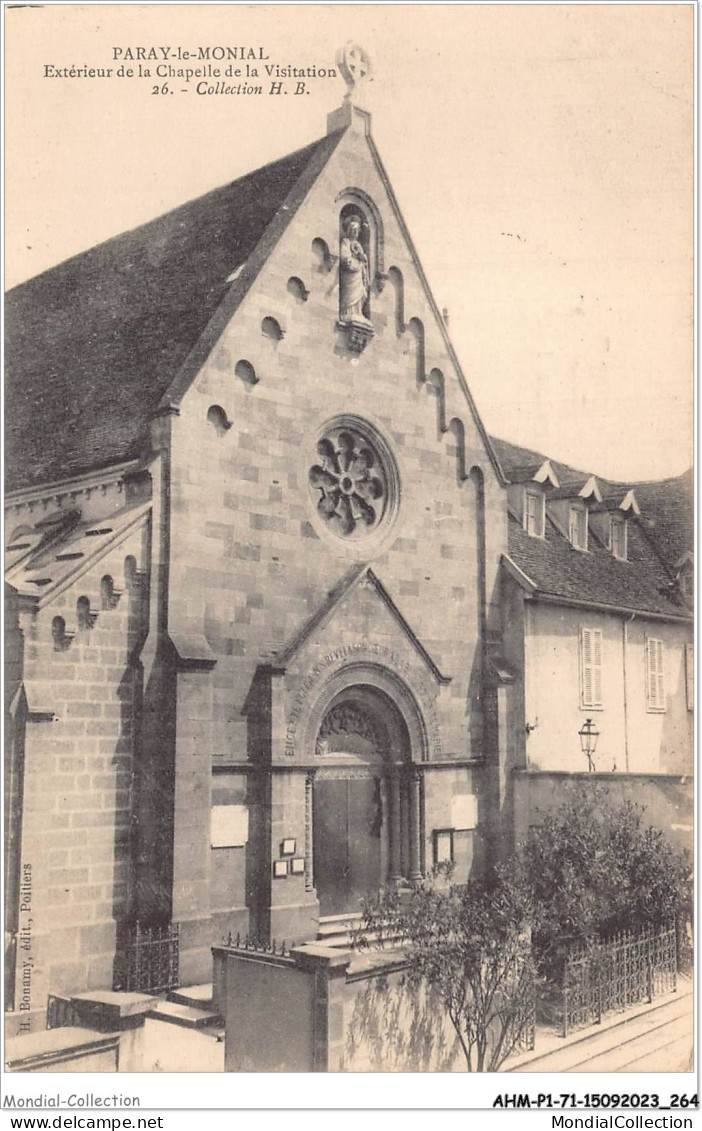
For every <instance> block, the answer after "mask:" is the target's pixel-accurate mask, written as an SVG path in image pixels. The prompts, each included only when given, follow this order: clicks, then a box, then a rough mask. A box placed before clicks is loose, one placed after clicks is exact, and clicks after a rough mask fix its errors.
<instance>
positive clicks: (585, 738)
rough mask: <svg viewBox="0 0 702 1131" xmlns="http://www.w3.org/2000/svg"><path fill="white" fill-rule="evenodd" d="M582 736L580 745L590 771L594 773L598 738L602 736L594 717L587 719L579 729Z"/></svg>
mask: <svg viewBox="0 0 702 1131" xmlns="http://www.w3.org/2000/svg"><path fill="white" fill-rule="evenodd" d="M578 735H579V737H580V747H581V749H582V752H583V754H584V755H585V757H586V758H587V768H588V772H589V773H592V772H593V770H594V769H595V763H594V760H593V759H594V757H595V750H596V749H597V739H598V738H599V737H600V732H599V731H598V729H597V727H596V726H595V724H594V723H593V721H592V719H586V720H585V722H584V723H583V725H582V726H581V728H580V730H579V731H578Z"/></svg>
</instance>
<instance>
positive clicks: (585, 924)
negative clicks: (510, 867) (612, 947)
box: [520, 790, 692, 979]
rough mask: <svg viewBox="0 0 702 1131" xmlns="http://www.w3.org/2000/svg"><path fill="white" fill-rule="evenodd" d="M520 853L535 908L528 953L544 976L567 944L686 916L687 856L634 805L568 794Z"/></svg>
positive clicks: (557, 966)
mask: <svg viewBox="0 0 702 1131" xmlns="http://www.w3.org/2000/svg"><path fill="white" fill-rule="evenodd" d="M520 856H521V867H522V869H523V884H524V886H525V888H526V889H528V890H529V891H530V892H531V893H532V897H533V901H534V906H535V923H534V931H533V941H534V952H535V958H536V962H537V965H538V967H539V969H540V970H541V972H542V973H543V974H544V975H545V976H547V977H549V978H550V979H554V978H558V977H560V974H561V971H562V966H563V960H564V958H565V955H566V954H567V952H568V951H569V950H570V949H571V948H572V947H573V946H574V945H583V944H585V945H586V944H587V943H588V942H592V941H594V940H595V939H597V938H601V937H603V936H604V937H606V936H608V935H611V934H614V933H615V932H617V931H621V930H631V929H636V928H638V927H644V926H648V927H657V926H663V925H670V924H671V923H673V922H676V921H680V920H681V918H684V917H686V916H688V915H689V914H690V909H691V905H692V904H691V895H692V892H691V881H690V864H689V861H688V859H687V857H686V856H685V855H683V854H682V853H680V852H678V851H676V850H675V849H674V848H673V847H672V846H671V844H670V843H669V842H668V840H667V839H666V837H665V835H664V833H663V832H662V831H661V830H660V829H655V828H651V827H650V826H647V825H646V824H645V823H644V810H643V809H642V808H641V807H640V806H638V805H635V804H633V803H632V802H626V803H624V804H622V805H614V804H613V803H612V802H611V801H610V800H609V798H608V796H607V794H606V793H605V792H604V791H601V790H599V791H598V790H595V791H593V793H592V794H591V795H589V796H586V797H583V795H582V793H581V792H578V793H575V792H573V794H572V795H571V796H570V797H569V798H568V799H567V800H566V801H565V802H564V804H563V805H562V806H561V807H560V808H559V809H558V810H556V811H554V812H551V813H547V814H546V815H545V816H544V818H543V820H542V822H541V824H539V825H538V826H537V827H535V828H532V829H531V830H530V832H529V835H528V837H527V840H526V842H525V844H524V845H523V846H521V853H520Z"/></svg>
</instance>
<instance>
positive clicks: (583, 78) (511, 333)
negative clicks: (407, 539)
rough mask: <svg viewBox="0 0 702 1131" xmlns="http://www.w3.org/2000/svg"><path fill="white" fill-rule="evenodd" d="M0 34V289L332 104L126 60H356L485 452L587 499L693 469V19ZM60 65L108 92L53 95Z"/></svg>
mask: <svg viewBox="0 0 702 1131" xmlns="http://www.w3.org/2000/svg"><path fill="white" fill-rule="evenodd" d="M5 18H6V77H5V84H6V111H5V114H6V243H5V266H6V286H8V287H10V286H13V285H15V284H17V283H19V282H21V281H23V280H24V279H26V278H30V277H31V276H33V275H35V274H38V273H39V272H41V271H43V270H45V269H46V268H48V267H50V266H53V265H54V264H56V263H59V262H61V261H62V260H64V259H66V258H68V257H69V256H71V255H74V254H76V253H77V252H79V251H82V250H84V249H86V248H88V247H91V246H92V245H94V244H96V243H98V242H100V241H102V240H104V239H107V238H109V237H110V236H113V235H116V234H118V233H119V232H122V231H125V230H128V229H129V228H133V227H135V226H136V225H138V224H140V223H142V222H144V221H146V220H148V219H151V218H152V217H154V216H157V215H159V214H161V213H162V212H165V211H167V210H168V209H170V208H173V207H175V206H177V205H178V204H180V203H182V202H184V201H186V200H189V199H192V198H193V197H196V196H198V195H200V194H202V193H204V192H207V191H208V190H209V189H211V188H214V187H216V186H218V185H221V184H224V183H226V182H227V181H230V180H233V179H235V178H236V177H238V176H241V175H242V174H243V173H246V172H248V171H249V170H251V169H253V168H256V167H258V166H259V165H262V164H265V163H266V162H268V161H271V160H275V159H276V158H278V157H281V156H283V155H284V154H285V153H288V152H291V151H292V150H294V149H297V148H299V147H301V146H303V145H305V144H307V143H308V142H310V141H313V140H315V139H316V138H318V137H320V136H321V135H322V134H323V133H324V132H325V129H326V115H327V113H328V112H330V111H332V110H334V109H335V108H336V107H337V106H339V105H340V103H341V100H342V98H343V95H344V93H345V87H344V83H343V80H342V79H341V77H338V78H336V79H334V78H317V79H310V80H309V81H308V88H307V89H308V92H306V93H305V94H304V95H301V96H294V95H293V94H292V89H291V91H290V93H289V94H288V95H286V96H284V97H280V96H269V95H268V93H267V90H268V85H269V82H270V78H269V77H268V76H263V77H260V76H259V78H258V80H250V81H252V83H253V84H255V83H256V82H260V83H261V84H262V85H263V86H264V90H265V91H266V93H264V94H263V95H261V96H256V95H254V96H250V97H246V96H227V95H217V94H213V95H203V96H199V95H198V94H197V93H196V91H195V80H194V81H191V82H178V81H172V80H169V81H170V85H169V89H168V93H165V94H162V93H160V92H159V93H156V94H154V93H152V89H153V87H154V86H155V85H158V86H159V87H160V86H162V84H163V82H164V79H163V78H160V79H157V78H156V77H155V76H153V74H152V77H151V78H147V77H142V78H139V77H135V76H132V77H128V76H120V75H118V74H117V73H116V70H117V68H118V67H119V65H120V62H121V63H122V64H123V65H124V66H125V67H132V68H134V69H136V68H137V66H138V61H136V60H129V59H127V58H126V57H125V56H126V54H127V49H129V50H131V52H132V54H135V49H136V48H137V47H143V48H145V49H148V48H149V47H151V46H154V47H156V48H160V47H167V48H170V49H171V52H173V51H175V50H177V49H178V48H180V49H181V53H182V52H183V51H185V50H193V49H195V50H197V48H199V47H208V46H209V47H210V48H212V47H216V46H225V47H226V46H243V47H253V48H254V49H255V51H258V50H259V48H261V49H262V50H263V53H264V54H265V55H267V56H268V57H269V58H268V62H269V64H280V65H281V66H287V65H292V66H296V67H305V68H306V67H310V66H316V67H317V68H327V69H329V68H332V67H334V66H335V58H336V53H337V50H338V48H340V47H341V46H342V45H343V44H344V43H346V42H347V41H349V40H352V39H353V40H356V41H358V42H359V43H361V44H362V45H363V46H364V48H365V49H366V50H367V52H368V54H369V55H370V57H371V60H372V63H373V79H372V82H371V83H369V84H367V92H366V94H365V96H364V97H365V104H366V105H367V107H368V109H369V110H370V111H371V113H372V132H373V137H374V140H375V142H376V145H377V146H378V149H379V151H380V154H381V157H382V159H383V162H384V164H385V166H386V168H387V171H388V173H389V176H390V180H391V182H392V184H393V187H394V189H395V193H396V195H397V198H398V200H399V203H400V207H401V209H402V212H403V215H404V217H405V220H406V222H407V225H408V227H409V230H410V232H411V234H412V238H413V240H414V243H415V246H416V248H417V250H418V252H419V256H420V259H421V261H422V263H423V266H424V269H425V272H426V275H427V277H428V279H429V283H430V285H431V287H432V290H433V292H434V295H435V298H436V300H437V303H438V305H439V307H446V308H447V309H448V312H449V318H450V335H451V337H452V340H453V343H454V346H455V348H456V351H457V353H458V357H459V359H460V361H461V365H462V368H463V371H464V374H465V376H466V379H467V381H468V385H469V387H470V389H471V392H472V394H473V397H474V399H475V401H476V403H477V406H478V409H479V412H480V413H481V416H482V418H483V421H484V424H485V426H486V428H487V429H488V431H489V432H491V433H493V434H496V435H499V436H502V437H503V438H505V439H508V440H512V441H514V442H515V443H519V444H523V445H525V446H527V447H533V448H535V449H538V450H539V451H542V452H544V453H545V454H547V455H549V456H552V457H554V458H556V459H559V460H562V461H563V462H566V463H571V464H572V465H574V466H577V467H579V468H582V469H583V470H587V471H592V472H595V473H596V474H600V475H603V476H605V477H608V478H615V479H622V480H629V481H635V480H638V479H651V478H661V477H665V476H669V475H677V474H680V473H681V472H682V471H684V470H685V469H686V468H687V467H689V466H690V464H691V462H692V394H693V377H692V309H693V308H692V284H693V274H692V272H693V261H692V249H693V233H692V223H693V213H692V203H693V197H692V139H693V72H692V45H693V6H692V5H691V4H680V5H677V4H665V5H663V4H661V5H656V4H649V5H644V4H641V5H639V4H630V5H617V4H610V5H602V4H599V5H590V4H582V5H570V4H554V5H538V4H534V5H528V4H525V5H521V6H515V5H507V4H505V5H500V4H484V5H471V4H463V5H429V6H425V5H421V4H420V5H410V4H392V5H391V4H378V5H364V4H338V5H317V4H286V5H260V6H259V5H241V4H221V5H200V4H198V5H188V4H184V5H168V4H164V5H158V4H145V5H136V4H135V5H119V6H117V5H115V6H112V5H103V4H96V5H90V4H84V5H46V6H43V7H35V8H32V7H18V8H9V9H5ZM117 51H121V52H122V55H121V56H120V57H119V58H117V59H115V58H114V55H115V52H117ZM170 62H171V65H172V66H180V67H186V66H189V67H193V66H202V65H203V63H202V61H201V62H199V63H198V62H197V61H196V60H194V59H191V60H183V59H181V60H180V62H178V61H177V60H174V59H173V58H172V57H171V60H170ZM72 65H75V66H76V67H83V66H88V67H93V68H112V75H111V76H110V77H109V78H104V79H100V78H97V77H96V78H89V77H87V78H83V77H75V78H71V77H62V76H60V77H57V76H56V74H55V71H56V70H58V69H63V68H67V67H68V68H70V67H71V66H72ZM142 65H147V66H150V67H152V68H153V67H154V66H155V64H154V63H152V62H146V63H142ZM220 65H226V64H220ZM235 65H241V64H235ZM253 65H256V64H253ZM258 66H259V68H262V66H263V64H262V63H259V64H258ZM47 67H48V68H49V70H50V73H49V74H47V73H46V70H47ZM51 68H53V69H54V70H53V71H51ZM261 74H262V72H261ZM229 81H230V82H233V81H235V80H232V79H230V80H229ZM236 81H241V80H236ZM290 85H291V87H292V86H293V85H294V84H293V83H291V84H290ZM183 88H185V89H186V90H187V93H182V90H183ZM171 90H172V91H173V93H171Z"/></svg>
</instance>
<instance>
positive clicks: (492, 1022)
mask: <svg viewBox="0 0 702 1131" xmlns="http://www.w3.org/2000/svg"><path fill="white" fill-rule="evenodd" d="M530 916H531V907H530V901H529V897H528V893H527V892H526V890H525V888H524V886H523V883H522V882H521V877H520V876H519V874H518V873H516V872H514V870H512V871H510V872H508V871H503V872H502V873H501V874H500V875H498V876H494V877H492V878H491V879H490V880H484V881H477V880H472V881H470V882H469V883H468V884H466V885H462V886H460V887H459V886H456V885H453V884H449V885H448V886H446V885H444V886H441V885H440V884H437V883H431V882H426V883H425V884H423V885H422V886H420V887H418V888H415V889H414V890H413V891H412V892H411V893H409V892H398V891H396V890H391V891H389V892H385V893H381V895H380V896H379V898H378V900H377V901H376V902H374V903H373V904H372V905H370V904H369V905H367V907H366V912H365V916H364V929H365V931H372V932H373V933H374V935H375V936H376V937H377V939H378V942H379V943H380V944H382V943H383V942H384V941H386V940H388V939H393V938H397V937H398V936H401V937H402V938H404V939H405V940H406V954H407V959H408V962H409V972H408V976H407V977H408V981H409V983H410V985H418V984H421V983H424V984H425V985H426V986H428V987H429V988H430V989H431V990H432V991H434V993H435V994H436V995H437V996H438V999H439V1000H440V1002H441V1004H442V1005H443V1007H444V1009H445V1011H446V1014H447V1016H448V1017H449V1019H450V1021H451V1024H452V1026H453V1028H454V1030H455V1032H456V1035H457V1037H458V1041H459V1043H460V1046H461V1048H462V1050H463V1054H464V1056H465V1061H466V1066H467V1069H468V1071H469V1072H472V1071H477V1072H495V1071H497V1069H498V1068H499V1067H500V1065H501V1064H502V1062H503V1061H504V1060H505V1059H506V1057H508V1056H509V1055H510V1054H511V1053H513V1052H514V1051H515V1050H516V1049H517V1048H519V1047H520V1045H521V1044H522V1042H523V1040H524V1038H525V1036H526V1035H527V1033H528V1032H529V1030H530V1028H531V1025H532V1024H533V1017H534V995H535V984H534V983H535V973H534V966H533V962H532V957H531V944H530V923H531V918H530ZM366 938H367V936H366V935H365V934H363V933H361V937H360V940H359V941H360V942H361V943H363V942H364V941H365V939H366ZM366 945H368V944H367V943H366Z"/></svg>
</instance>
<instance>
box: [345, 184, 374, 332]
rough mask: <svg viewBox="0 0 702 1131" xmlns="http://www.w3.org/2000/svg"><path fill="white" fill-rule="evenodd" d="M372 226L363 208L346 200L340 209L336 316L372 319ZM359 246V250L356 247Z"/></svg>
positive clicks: (357, 319)
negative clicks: (337, 310) (337, 314)
mask: <svg viewBox="0 0 702 1131" xmlns="http://www.w3.org/2000/svg"><path fill="white" fill-rule="evenodd" d="M374 242H375V241H374V239H373V228H372V224H371V222H370V220H369V218H368V215H367V213H366V211H365V210H364V209H363V208H359V206H358V205H357V204H356V203H355V202H353V201H348V202H347V203H346V204H344V205H343V207H342V208H341V210H340V212H339V319H340V320H341V321H342V322H358V321H361V322H363V321H366V322H369V323H370V321H371V291H372V284H373V270H374V263H375V259H374V253H373V245H374ZM359 246H360V248H361V249H362V250H361V251H358V250H357V249H358V248H359Z"/></svg>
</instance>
